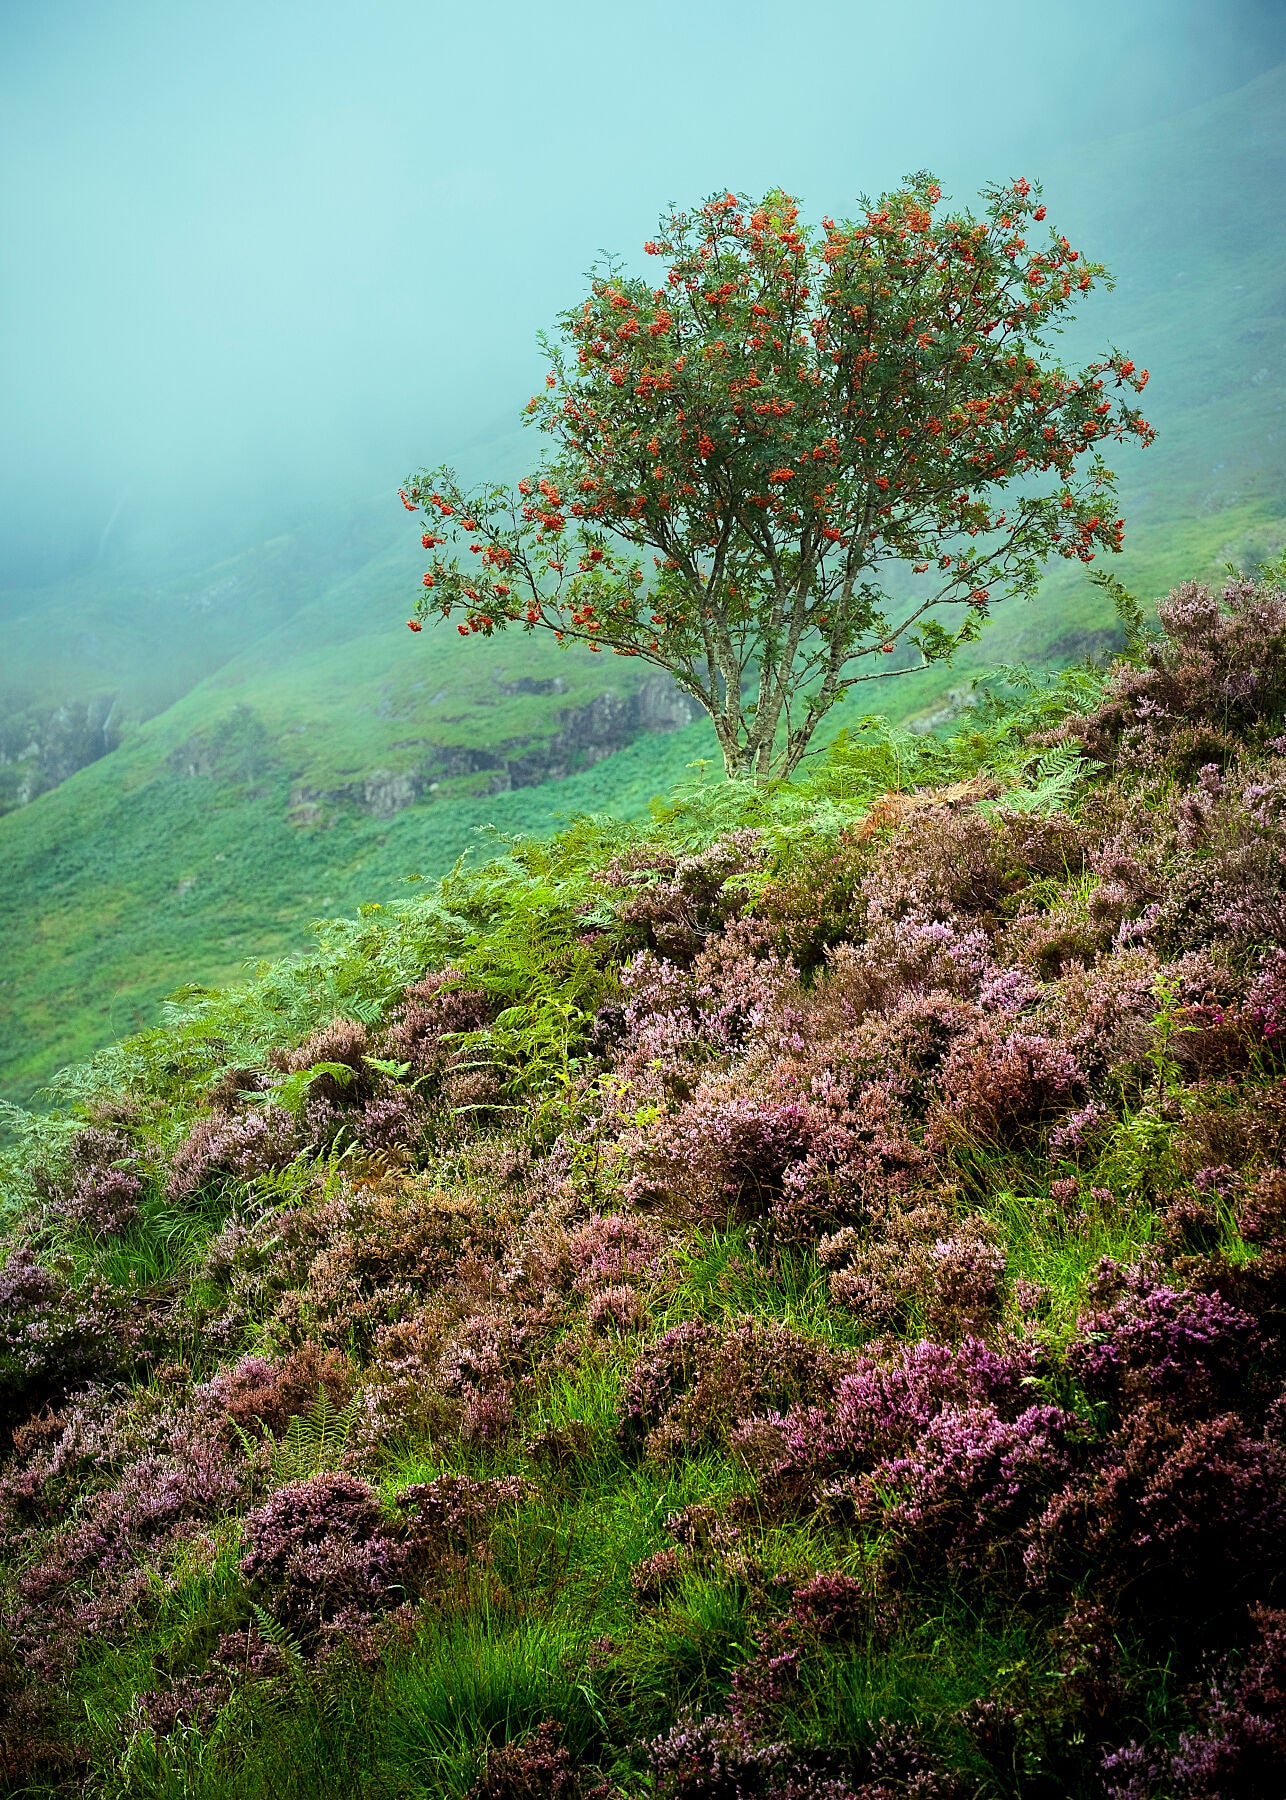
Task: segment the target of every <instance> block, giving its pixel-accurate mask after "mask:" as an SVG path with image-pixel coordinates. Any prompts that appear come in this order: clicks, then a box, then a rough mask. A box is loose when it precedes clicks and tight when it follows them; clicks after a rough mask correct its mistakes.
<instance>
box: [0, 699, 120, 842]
mask: <svg viewBox="0 0 1286 1800" xmlns="http://www.w3.org/2000/svg"><path fill="white" fill-rule="evenodd" d="M120 737H121V731H120V717H119V713H118V709H117V705H116V696H115V694H95V695H94V696H93V697H92V698H91V699H89V700H67V701H64V703H63V704H62V705H61V706H56V707H53V708H51V709H49V710H48V711H40V710H32V709H30V708H22V709H20V710H14V711H12V712H7V713H5V714H3V715H0V813H6V812H11V811H12V810H13V809H14V807H17V806H26V805H27V804H28V803H29V802H30V801H32V800H34V799H35V798H36V796H37V794H44V793H48V791H49V789H50V788H56V787H57V786H58V785H59V783H60V782H63V781H66V779H67V777H68V776H69V775H74V774H75V773H76V771H77V770H78V769H83V768H85V767H87V765H88V764H89V763H92V762H97V761H98V759H99V758H100V757H101V756H106V755H107V754H108V753H109V752H110V751H112V750H114V749H115V748H116V746H117V744H119V742H120Z"/></svg>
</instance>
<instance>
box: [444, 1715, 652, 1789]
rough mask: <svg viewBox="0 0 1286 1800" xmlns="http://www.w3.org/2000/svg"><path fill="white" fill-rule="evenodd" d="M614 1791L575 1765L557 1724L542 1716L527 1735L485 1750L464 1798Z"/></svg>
mask: <svg viewBox="0 0 1286 1800" xmlns="http://www.w3.org/2000/svg"><path fill="white" fill-rule="evenodd" d="M591 1783H592V1785H591ZM616 1791H617V1790H615V1789H613V1788H611V1787H610V1785H609V1784H608V1783H606V1782H601V1783H594V1782H593V1777H592V1776H590V1775H588V1774H586V1772H585V1771H584V1770H583V1769H578V1768H577V1766H576V1764H575V1763H573V1761H572V1757H571V1754H570V1752H569V1751H568V1749H567V1746H566V1745H565V1744H564V1742H563V1733H562V1728H561V1726H559V1725H558V1724H557V1723H556V1722H555V1721H554V1720H553V1719H546V1720H545V1721H544V1723H543V1724H540V1725H538V1726H537V1727H536V1729H535V1730H534V1731H533V1732H531V1733H530V1734H529V1735H528V1736H527V1737H524V1738H517V1739H514V1740H513V1741H512V1742H510V1743H507V1744H500V1745H497V1746H494V1747H493V1748H491V1749H489V1750H488V1751H487V1759H486V1762H485V1764H484V1766H483V1771H482V1774H481V1775H480V1776H479V1777H478V1779H477V1781H476V1782H475V1783H474V1784H473V1786H472V1787H471V1788H470V1789H469V1793H468V1796H467V1800H582V1797H583V1796H584V1797H586V1800H591V1797H592V1800H610V1797H611V1795H612V1794H614V1793H615V1792H616Z"/></svg>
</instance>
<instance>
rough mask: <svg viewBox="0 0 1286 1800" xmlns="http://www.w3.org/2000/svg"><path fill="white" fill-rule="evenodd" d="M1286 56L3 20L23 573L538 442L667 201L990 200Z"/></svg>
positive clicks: (277, 15) (1053, 13)
mask: <svg viewBox="0 0 1286 1800" xmlns="http://www.w3.org/2000/svg"><path fill="white" fill-rule="evenodd" d="M1283 55H1286V13H1284V12H1283V10H1282V9H1281V8H1280V7H1278V6H1277V5H1275V4H1273V3H1272V0H1260V3H1259V4H1252V3H1251V0H1226V3H1225V4H1224V5H1223V6H1221V7H1219V8H1211V7H1210V6H1209V5H1207V4H1204V0H1077V4H1062V3H1060V4H1056V5H1045V6H1043V7H1039V8H1034V7H1032V6H1031V5H1030V4H1029V3H1026V4H1019V3H1017V0H987V3H985V4H982V5H979V6H972V7H961V6H959V5H952V4H945V3H944V0H912V3H910V4H903V5H900V6H898V7H889V6H888V5H886V4H878V5H877V4H872V3H871V0H856V3H854V0H849V3H847V4H846V3H844V0H820V3H819V4H817V5H814V6H812V7H811V8H809V9H808V10H807V12H806V13H796V12H794V11H793V10H791V9H784V8H781V7H779V6H778V7H769V6H768V5H765V4H762V3H760V0H754V3H750V4H747V3H745V0H695V3H693V0H683V3H682V4H679V3H678V0H658V4H655V5H653V6H651V7H649V8H647V9H646V10H644V9H629V10H625V9H616V8H613V9H605V8H602V7H601V6H593V7H591V6H590V5H587V4H585V3H584V0H568V3H565V4H563V5H561V6H558V7H555V8H548V9H545V10H544V11H541V10H538V9H534V8H531V7H520V6H517V5H514V4H512V3H511V0H504V3H501V4H492V5H489V6H487V7H485V8H476V9H462V8H457V9H448V8H446V7H443V6H438V5H414V4H400V5H394V4H392V3H391V0H367V3H366V4H364V5H362V6H360V7H358V6H355V5H343V4H339V3H338V0H310V3H309V4H303V3H302V0H272V3H271V4H269V5H265V4H264V3H263V0H210V3H208V4H202V5H196V4H191V3H189V4H187V5H182V4H180V5H177V6H175V5H165V4H160V3H159V0H98V3H93V0H7V3H6V4H5V5H4V6H3V9H2V10H0V170H3V177H2V179H3V196H4V197H3V207H4V231H3V245H2V247H0V259H2V260H0V481H2V482H3V492H4V495H5V503H4V508H3V521H2V524H0V586H8V587H14V586H23V587H30V586H32V585H37V584H39V583H41V582H46V581H50V580H53V579H56V578H60V577H61V576H63V575H65V574H67V573H71V572H75V571H83V570H85V569H91V568H93V567H94V566H95V564H96V563H97V562H98V561H99V559H102V558H104V557H110V556H112V555H114V554H119V553H120V552H121V551H122V550H123V549H124V548H129V547H132V548H133V550H134V551H135V552H137V553H139V554H143V555H152V556H157V557H160V556H163V555H164V554H166V553H167V547H168V548H169V549H172V548H173V546H174V545H176V544H180V543H185V542H187V543H191V542H195V541H197V540H198V539H201V540H204V539H207V538H208V539H211V540H214V539H219V540H221V541H225V540H226V541H227V542H228V543H229V544H233V545H235V543H236V542H238V541H249V539H250V538H252V537H253V536H254V535H255V534H256V533H263V532H266V531H271V530H272V529H273V528H274V524H275V522H277V521H279V520H281V519H284V518H286V517H288V516H290V515H291V514H292V512H297V511H299V510H300V509H314V508H327V507H329V506H332V505H336V504H340V503H344V502H347V501H350V500H352V499H354V498H355V497H357V498H365V497H366V496H367V495H369V496H371V497H375V496H377V495H379V494H381V493H384V492H389V493H390V494H391V490H392V488H393V487H395V486H396V484H397V482H398V481H399V480H400V478H401V477H402V475H403V474H404V473H405V472H406V470H407V469H408V467H410V466H412V465H417V464H419V463H420V462H422V461H429V462H432V461H434V460H436V459H437V458H439V457H443V456H447V455H452V454H456V453H458V452H459V451H460V450H461V448H462V447H467V445H468V443H469V441H470V440H471V439H478V438H480V437H481V438H485V437H486V436H487V435H488V434H489V433H493V432H495V431H496V430H499V429H501V428H505V429H507V428H509V426H510V425H511V423H512V421H513V420H514V418H515V416H516V414H517V412H518V409H519V408H520V407H521V405H522V402H523V401H524V400H525V398H526V396H527V394H528V393H529V392H530V391H531V389H532V386H533V384H534V383H535V382H536V381H538V380H539V374H540V362H539V356H538V352H537V348H536V343H535V337H536V333H537V331H538V330H539V329H540V328H541V327H542V326H547V325H550V324H552V322H553V319H554V317H555V315H556V313H557V312H558V310H559V309H560V308H561V307H563V306H566V305H568V304H570V303H572V302H573V301H574V300H575V299H577V298H578V296H579V291H580V287H581V282H582V274H583V271H584V270H585V269H586V268H587V267H588V266H589V265H590V264H591V262H592V261H593V260H594V259H595V257H596V256H597V255H598V254H599V252H600V251H602V250H613V251H619V252H622V253H624V254H626V255H627V256H630V257H635V256H637V253H638V249H639V246H640V244H641V242H642V240H643V239H644V238H645V237H646V236H647V235H648V234H649V232H650V231H651V230H652V228H653V227H654V226H655V223H656V219H657V216H658V214H659V212H660V211H661V209H662V207H663V206H665V205H666V203H668V202H669V201H671V200H674V201H677V202H679V203H687V202H690V201H693V200H696V199H698V198H699V197H701V196H703V195H705V194H706V193H708V192H710V191H712V190H713V189H714V188H716V187H720V186H723V185H727V186H730V187H733V188H735V189H738V190H749V191H752V192H761V191H763V189H765V188H766V187H768V186H770V185H774V184H780V185H783V186H785V187H787V188H789V189H790V190H791V191H793V192H795V193H797V194H799V195H800V196H801V197H802V198H803V200H804V202H805V205H806V208H807V210H808V212H809V214H810V215H811V216H813V217H816V216H818V215H820V214H821V213H822V212H823V211H832V212H836V213H842V212H844V211H845V210H846V209H847V208H849V207H850V206H851V204H852V203H853V201H854V200H855V198H856V196H857V195H858V194H859V193H860V192H864V191H878V190H879V189H880V188H881V187H882V186H885V185H888V184H891V183H893V182H895V181H896V180H898V178H899V177H901V176H902V175H903V174H904V173H905V172H907V171H908V170H910V169H915V168H923V167H929V168H932V169H934V170H935V172H937V173H938V174H939V175H940V176H941V177H942V178H943V180H944V183H945V185H946V188H947V191H948V193H949V194H951V195H953V196H958V197H967V196H968V195H969V194H970V193H971V192H972V191H973V190H975V189H976V188H977V187H978V185H979V184H980V183H981V182H982V181H984V180H987V179H992V178H1006V177H1009V176H1012V175H1014V174H1016V173H1027V174H1029V175H1039V174H1040V173H1041V170H1042V169H1043V168H1045V167H1048V166H1049V165H1051V164H1054V163H1066V162H1067V161H1068V159H1069V158H1070V157H1073V156H1074V154H1075V151H1076V148H1077V146H1078V145H1080V144H1083V143H1089V142H1091V141H1097V140H1101V139H1102V138H1103V137H1104V136H1108V135H1111V134H1113V133H1115V132H1118V131H1125V130H1129V129H1133V128H1136V127H1138V126H1140V125H1144V124H1146V123H1148V122H1150V121H1151V120H1153V119H1156V118H1159V117H1163V116H1166V115H1169V114H1173V113H1175V112H1177V111H1179V110H1181V109H1182V108H1183V107H1185V106H1188V105H1191V104H1193V103H1195V102H1197V101H1200V100H1201V99H1203V98H1206V97H1208V96H1211V95H1214V94H1216V93H1219V92H1222V91H1226V90H1228V89H1229V88H1232V87H1235V86H1237V85H1239V84H1240V83H1242V82H1244V81H1246V80H1249V79H1250V78H1251V77H1253V76H1254V75H1255V74H1256V73H1257V72H1258V71H1259V70H1260V69H1261V68H1263V67H1266V66H1268V65H1270V64H1271V63H1273V62H1275V61H1278V60H1280V59H1281V57H1282V56H1283ZM533 448H534V446H533Z"/></svg>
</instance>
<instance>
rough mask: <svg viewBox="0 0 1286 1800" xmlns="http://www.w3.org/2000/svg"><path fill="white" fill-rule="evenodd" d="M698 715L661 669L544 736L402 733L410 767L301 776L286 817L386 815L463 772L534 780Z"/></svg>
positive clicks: (505, 785)
mask: <svg viewBox="0 0 1286 1800" xmlns="http://www.w3.org/2000/svg"><path fill="white" fill-rule="evenodd" d="M500 691H501V692H502V693H504V694H506V695H509V696H512V695H517V694H549V695H551V696H553V695H556V694H558V693H561V692H563V691H564V684H563V681H562V679H561V678H560V677H557V676H556V677H554V678H553V679H552V680H548V681H545V680H538V679H534V678H531V677H522V678H520V679H519V680H517V681H514V682H508V683H503V684H501V690H500ZM699 716H700V708H699V706H698V705H697V703H696V701H695V700H692V699H690V698H689V696H688V695H687V694H685V693H684V692H683V690H682V689H681V688H680V687H678V686H677V684H676V683H675V682H673V681H671V680H670V678H669V677H668V676H665V675H654V676H650V677H649V678H648V679H647V680H646V681H644V682H642V683H640V685H639V686H638V688H636V689H635V690H634V691H633V692H632V693H626V694H618V693H612V692H607V693H603V694H598V695H596V696H595V698H594V699H593V700H591V701H590V702H589V704H588V705H586V706H568V707H562V708H560V709H559V711H558V713H557V715H556V718H555V722H554V723H555V729H554V730H553V732H552V733H551V734H550V735H549V736H548V737H534V736H533V737H524V738H509V739H506V740H504V741H502V742H500V743H498V744H495V745H493V746H491V747H489V748H486V749H483V748H481V747H477V746H474V745H462V744H435V743H433V742H431V741H430V740H428V739H423V740H420V741H418V742H416V740H404V744H403V746H402V747H406V748H409V747H410V745H411V744H412V743H414V744H415V747H416V748H417V749H418V750H419V751H420V757H419V760H418V761H417V763H416V765H415V767H414V768H412V769H410V770H407V769H403V770H401V771H393V770H390V769H372V770H370V771H369V772H368V773H366V774H363V775H361V776H359V777H357V778H356V779H354V780H353V781H350V782H345V783H344V784H342V785H340V786H337V787H333V788H327V789H321V788H318V787H315V786H310V785H309V784H308V783H306V782H299V783H296V785H295V786H294V787H293V788H292V789H291V795H290V813H289V817H290V820H291V822H292V823H293V824H296V825H320V824H323V823H325V821H326V819H327V818H328V816H330V810H331V809H332V808H334V807H336V806H356V807H359V808H360V809H361V810H362V811H363V812H365V813H368V814H370V816H371V817H372V818H376V819H391V818H392V817H393V816H394V815H395V814H396V813H399V812H402V811H404V810H405V809H406V808H407V807H408V806H412V805H414V804H415V802H416V801H417V800H422V799H426V798H429V797H431V796H432V794H433V793H434V792H435V791H436V790H437V788H438V786H439V784H440V783H442V782H443V781H450V780H454V779H456V778H458V777H460V776H463V775H487V776H488V777H489V778H490V779H489V781H488V784H487V785H488V790H489V792H491V793H493V794H499V793H504V792H505V791H507V790H508V789H510V788H521V787H536V786H538V785H539V783H541V782H543V781H561V780H563V779H565V778H566V777H567V776H568V775H571V774H574V773H575V772H576V770H578V769H585V768H589V767H590V766H591V765H592V764H593V763H596V762H601V761H602V760H603V758H604V757H605V756H611V755H612V753H613V752H614V751H616V750H623V749H624V748H625V746H626V745H627V744H628V743H630V742H631V741H632V739H634V738H635V737H637V736H639V734H640V733H641V732H645V731H678V730H681V729H682V727H683V726H685V725H690V724H691V723H692V722H693V720H694V719H696V718H698V717H699Z"/></svg>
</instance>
